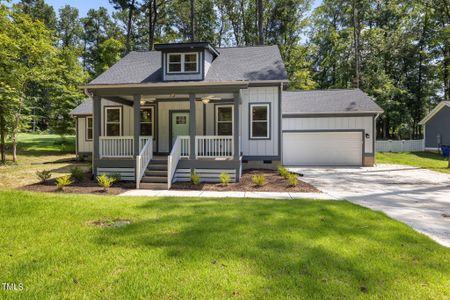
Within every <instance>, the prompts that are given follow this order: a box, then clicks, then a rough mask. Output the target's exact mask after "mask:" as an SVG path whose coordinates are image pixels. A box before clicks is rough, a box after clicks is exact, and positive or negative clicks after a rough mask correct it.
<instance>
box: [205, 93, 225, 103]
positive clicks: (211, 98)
mask: <svg viewBox="0 0 450 300" xmlns="http://www.w3.org/2000/svg"><path fill="white" fill-rule="evenodd" d="M201 99H202V102H203V104H208V103H209V101H211V100H212V101H214V100H220V99H221V98H219V97H214V95H208V96H205V97H202V98H201Z"/></svg>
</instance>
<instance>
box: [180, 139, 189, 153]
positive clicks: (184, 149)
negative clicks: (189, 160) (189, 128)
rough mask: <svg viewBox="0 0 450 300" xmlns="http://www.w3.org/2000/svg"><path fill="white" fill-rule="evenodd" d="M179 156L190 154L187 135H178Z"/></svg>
mask: <svg viewBox="0 0 450 300" xmlns="http://www.w3.org/2000/svg"><path fill="white" fill-rule="evenodd" d="M179 138H180V146H181V150H180V156H181V157H189V155H190V154H191V139H190V137H189V136H180V137H179Z"/></svg>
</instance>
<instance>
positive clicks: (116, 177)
mask: <svg viewBox="0 0 450 300" xmlns="http://www.w3.org/2000/svg"><path fill="white" fill-rule="evenodd" d="M110 177H111V179H112V180H113V183H117V182H119V181H121V180H122V176H121V175H120V174H119V173H114V174H112V175H111V176H110Z"/></svg>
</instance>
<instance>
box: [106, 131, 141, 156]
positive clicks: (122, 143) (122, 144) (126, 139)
mask: <svg viewBox="0 0 450 300" xmlns="http://www.w3.org/2000/svg"><path fill="white" fill-rule="evenodd" d="M133 140H134V139H133V137H132V136H101V137H100V139H99V148H100V153H99V155H100V158H104V157H110V158H118V157H120V158H132V157H133V154H134V143H133Z"/></svg>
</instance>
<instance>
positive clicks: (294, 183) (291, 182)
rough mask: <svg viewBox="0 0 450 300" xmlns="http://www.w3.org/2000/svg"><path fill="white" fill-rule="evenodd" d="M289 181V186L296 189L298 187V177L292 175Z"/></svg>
mask: <svg viewBox="0 0 450 300" xmlns="http://www.w3.org/2000/svg"><path fill="white" fill-rule="evenodd" d="M287 180H288V181H289V185H290V186H292V187H296V186H297V185H298V179H297V175H295V174H292V173H290V174H289V176H288V178H287Z"/></svg>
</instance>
